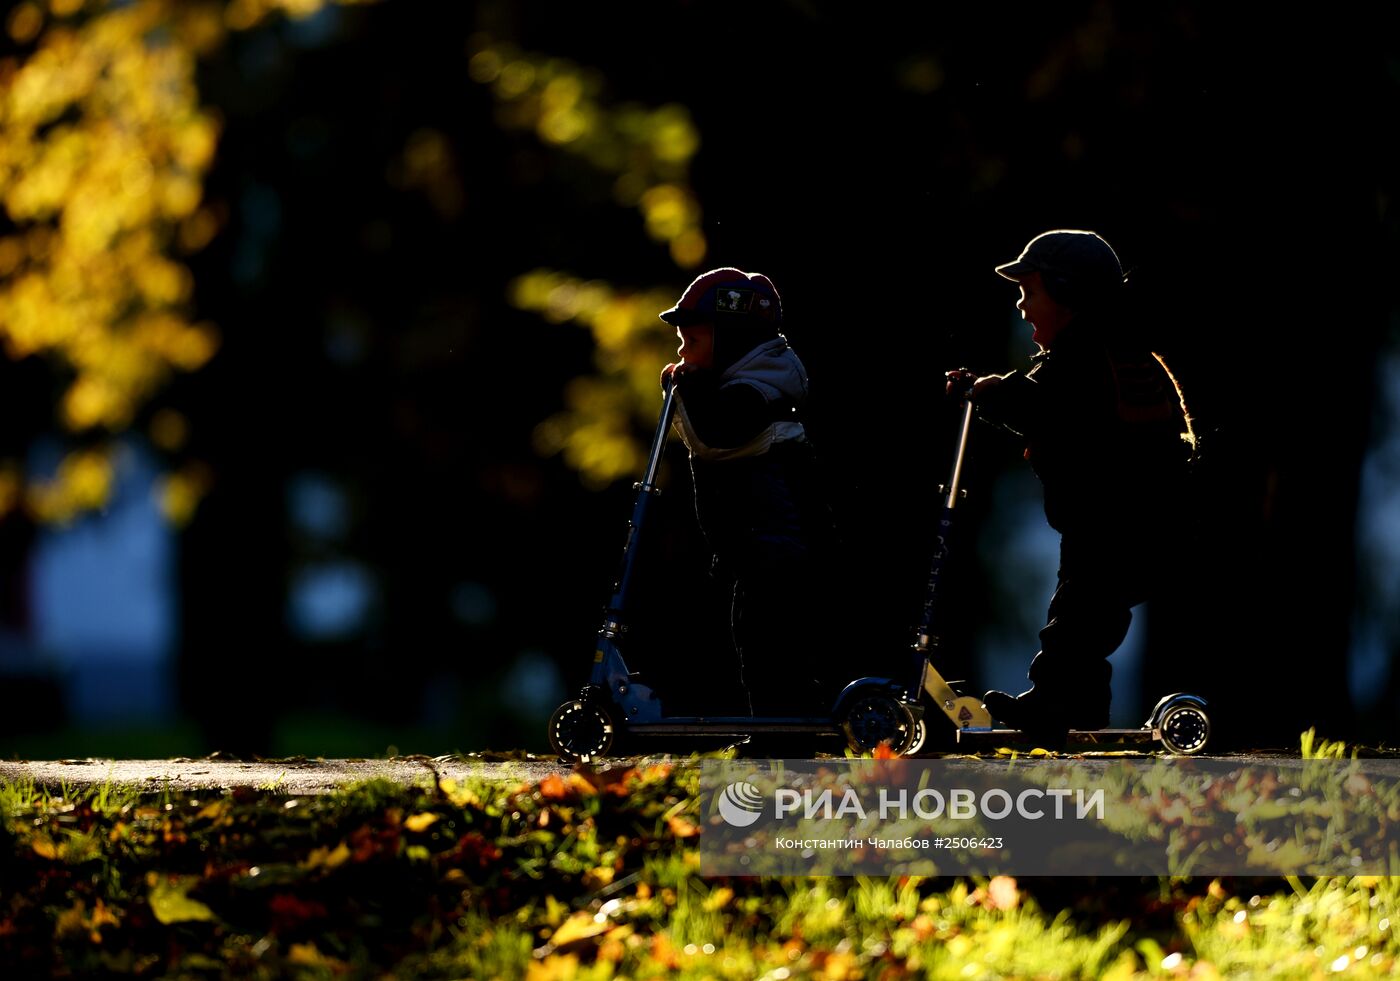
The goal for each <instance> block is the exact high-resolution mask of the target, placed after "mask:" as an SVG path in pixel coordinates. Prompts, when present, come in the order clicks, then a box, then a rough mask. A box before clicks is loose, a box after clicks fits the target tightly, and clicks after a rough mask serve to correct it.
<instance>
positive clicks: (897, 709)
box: [841, 692, 917, 756]
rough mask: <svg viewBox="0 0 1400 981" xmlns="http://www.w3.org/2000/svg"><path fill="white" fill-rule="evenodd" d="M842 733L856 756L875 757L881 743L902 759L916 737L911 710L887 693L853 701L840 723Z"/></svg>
mask: <svg viewBox="0 0 1400 981" xmlns="http://www.w3.org/2000/svg"><path fill="white" fill-rule="evenodd" d="M841 730H842V731H843V732H844V733H845V734H846V743H847V744H848V745H849V746H850V747H851V749H852V750H854V751H855V752H857V753H872V752H874V751H875V748H876V747H877V746H879V745H880V744H881V743H888V744H889V747H890V749H892V750H893V751H894V752H895V754H896V755H898V756H903V755H904V754H905V753H907V752H908V751H909V747H910V746H912V745H913V744H914V740H915V738H916V736H917V733H916V731H915V723H914V717H913V715H911V714H910V713H909V709H908V708H906V707H905V705H904V703H903V702H901V701H900V700H899V699H897V698H895V697H894V696H893V695H888V694H885V693H884V692H874V693H872V694H869V695H862V696H860V697H858V698H856V699H855V700H853V701H852V702H851V703H850V707H849V708H847V709H846V712H845V717H844V718H843V719H842V720H841Z"/></svg>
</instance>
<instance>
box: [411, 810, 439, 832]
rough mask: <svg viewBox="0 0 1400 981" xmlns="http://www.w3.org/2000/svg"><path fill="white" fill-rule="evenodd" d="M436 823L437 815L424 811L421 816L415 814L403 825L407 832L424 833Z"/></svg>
mask: <svg viewBox="0 0 1400 981" xmlns="http://www.w3.org/2000/svg"><path fill="white" fill-rule="evenodd" d="M437 821H438V815H436V814H434V813H433V812H431V811H424V812H423V813H422V814H415V815H413V817H411V818H409V819H408V820H407V821H405V822H404V823H403V826H404V827H405V828H407V829H408V830H409V831H426V830H427V829H428V828H430V827H432V826H433V825H434V824H436V823H437Z"/></svg>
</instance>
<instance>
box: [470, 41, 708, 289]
mask: <svg viewBox="0 0 1400 981" xmlns="http://www.w3.org/2000/svg"><path fill="white" fill-rule="evenodd" d="M471 50H472V51H473V52H474V53H473V54H472V58H471V62H470V63H469V64H468V71H469V72H470V73H471V77H472V78H473V79H475V80H476V81H478V82H480V83H482V84H484V85H490V86H491V91H492V93H493V94H494V95H495V97H496V99H497V103H498V113H497V118H498V120H499V122H500V123H501V125H502V126H505V127H507V128H509V129H530V130H534V131H535V132H536V133H537V134H538V135H539V137H540V139H541V140H543V141H544V142H545V143H546V144H548V145H550V146H555V147H558V148H560V149H561V150H564V151H565V152H567V153H571V154H575V155H577V156H580V157H582V158H583V159H584V160H586V161H588V163H590V164H591V165H592V166H593V167H595V168H596V169H597V170H598V171H599V172H601V173H604V174H607V175H608V176H610V177H613V178H615V179H614V182H613V187H612V191H613V199H614V200H615V201H616V202H617V203H618V204H620V205H622V206H624V207H628V208H638V209H639V210H640V211H641V213H642V216H643V218H644V219H645V220H646V230H647V234H648V235H650V236H651V237H652V238H653V239H655V240H656V241H658V242H664V243H665V244H666V245H667V247H668V248H669V250H670V253H671V258H672V259H674V260H675V262H676V265H678V266H680V267H681V268H683V269H693V268H694V267H696V266H698V265H699V264H700V263H701V262H702V261H704V258H705V249H706V245H705V236H704V233H703V232H701V230H700V205H699V202H698V201H697V200H696V197H695V192H694V190H693V189H692V188H691V186H690V176H689V175H690V161H691V158H692V157H694V156H695V152H696V151H697V150H698V149H699V148H700V134H699V133H698V132H697V130H696V128H695V124H694V123H693V122H692V121H691V118H690V112H689V111H688V110H687V109H686V108H685V107H684V106H681V105H676V104H668V105H663V106H660V107H659V108H656V109H647V108H646V107H644V106H639V105H636V104H633V103H623V104H621V105H618V106H611V105H609V104H608V103H606V102H605V101H604V100H603V99H602V98H601V92H602V89H603V78H602V75H601V74H600V73H599V72H597V71H594V70H592V69H585V68H580V67H579V66H578V65H575V64H573V63H572V62H570V61H567V60H565V59H562V58H548V57H545V56H542V55H537V54H528V53H523V52H521V51H518V50H517V49H516V48H515V47H514V46H513V45H510V44H506V43H501V42H497V41H496V40H494V39H493V38H491V37H490V36H489V35H485V34H481V35H477V36H476V37H474V38H473V39H472V42H471ZM668 305H669V304H668ZM663 309H664V308H663Z"/></svg>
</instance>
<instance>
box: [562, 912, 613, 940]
mask: <svg viewBox="0 0 1400 981" xmlns="http://www.w3.org/2000/svg"><path fill="white" fill-rule="evenodd" d="M611 926H612V924H611V923H609V922H608V921H607V919H606V918H604V920H603V922H602V923H599V922H598V920H597V918H596V917H594V915H593V914H592V913H590V912H588V911H587V910H580V911H579V912H577V913H575V914H574V915H573V916H570V917H569V918H568V919H567V920H565V921H564V922H563V924H562V925H561V926H560V927H559V929H558V930H555V931H554V936H552V937H550V938H549V943H550V946H551V947H553V948H554V949H555V950H559V949H560V948H563V947H567V946H569V945H570V944H576V943H578V942H579V941H580V940H587V939H589V938H590V937H596V936H598V934H600V933H605V932H607V930H608V929H609V928H610V927H611Z"/></svg>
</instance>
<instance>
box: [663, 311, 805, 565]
mask: <svg viewBox="0 0 1400 981" xmlns="http://www.w3.org/2000/svg"><path fill="white" fill-rule="evenodd" d="M677 385H678V386H679V387H678V389H677V395H678V401H677V411H676V421H675V427H676V429H677V431H678V432H679V433H680V436H681V439H682V440H683V441H684V442H685V445H686V447H687V448H688V449H689V450H690V469H691V474H692V476H693V478H694V485H695V511H696V515H697V517H698V518H699V521H700V527H701V528H702V529H703V530H704V532H705V536H706V538H707V540H708V541H709V542H710V547H711V549H712V550H713V551H714V553H715V558H716V560H717V564H718V565H720V566H721V567H723V568H725V569H726V570H727V571H728V572H730V573H732V574H736V575H740V576H743V575H745V574H749V575H764V574H769V573H775V572H776V570H780V569H782V568H784V567H785V566H789V565H790V563H791V562H793V561H795V560H803V559H806V558H807V557H808V556H809V555H810V554H811V552H812V550H813V549H814V548H816V547H817V546H818V544H819V543H820V542H822V541H823V540H824V538H825V537H826V536H827V535H828V534H830V532H831V515H830V512H829V510H828V509H827V507H826V505H825V502H824V498H823V497H822V495H821V493H820V489H819V481H818V477H817V473H816V468H815V461H814V459H813V457H812V453H811V448H810V446H809V444H808V442H807V434H806V430H805V429H804V428H803V426H802V422H801V421H800V419H799V418H798V415H797V413H798V410H799V409H800V408H801V406H802V405H803V403H804V402H805V401H806V398H807V370H806V368H804V367H803V365H802V362H801V360H799V359H798V357H797V354H796V353H795V352H794V351H793V350H792V348H790V347H788V344H787V340H786V339H785V338H784V337H783V336H782V335H778V336H776V337H769V338H767V339H764V340H762V341H761V342H760V343H758V344H756V345H755V346H754V347H752V348H751V349H749V350H747V351H745V352H743V353H741V354H739V355H738V357H737V358H736V359H735V360H734V361H733V362H732V363H730V364H729V365H728V366H727V367H724V368H722V369H719V370H717V371H715V370H710V371H706V370H701V371H693V372H688V373H686V374H683V375H680V376H678V380H677Z"/></svg>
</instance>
